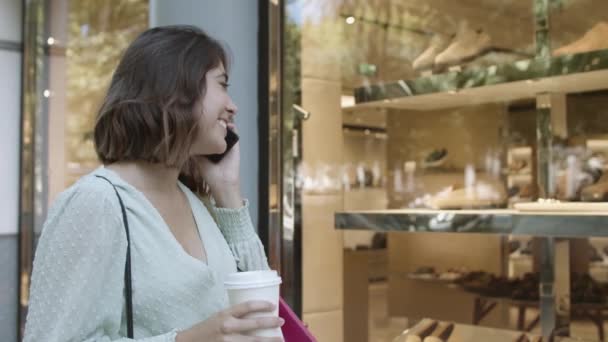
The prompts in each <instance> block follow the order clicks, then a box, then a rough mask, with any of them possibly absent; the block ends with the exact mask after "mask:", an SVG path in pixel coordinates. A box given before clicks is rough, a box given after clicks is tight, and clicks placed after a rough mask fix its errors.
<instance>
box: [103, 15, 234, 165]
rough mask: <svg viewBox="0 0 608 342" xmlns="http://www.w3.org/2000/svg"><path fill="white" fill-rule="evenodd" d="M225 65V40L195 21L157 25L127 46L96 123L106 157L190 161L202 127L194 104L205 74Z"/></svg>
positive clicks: (201, 91) (167, 162) (202, 92)
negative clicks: (208, 31) (182, 24)
mask: <svg viewBox="0 0 608 342" xmlns="http://www.w3.org/2000/svg"><path fill="white" fill-rule="evenodd" d="M220 65H223V66H224V68H226V70H228V60H227V53H226V50H225V49H224V47H223V46H222V44H220V43H219V42H218V41H217V40H215V39H213V38H211V37H210V36H209V35H207V34H206V33H205V32H204V31H202V30H201V29H199V28H197V27H194V26H165V27H155V28H151V29H148V30H146V31H145V32H143V33H142V34H141V35H140V36H139V37H137V39H135V40H134V41H133V42H132V43H131V45H130V46H129V47H128V48H127V50H126V51H125V52H124V55H123V56H122V59H121V60H120V63H119V64H118V67H117V68H116V71H115V72H114V75H113V76H112V81H111V83H110V87H109V89H108V92H107V95H106V97H105V99H104V100H103V103H102V105H101V108H100V110H99V113H98V114H97V120H96V123H95V129H94V139H95V150H96V152H97V155H98V157H99V159H100V160H101V162H102V163H104V164H112V163H114V162H120V161H147V162H152V163H163V164H165V165H166V166H169V167H177V168H180V169H181V168H183V167H188V165H186V164H187V162H188V158H189V151H190V147H191V145H192V143H193V141H194V138H195V137H196V134H197V133H198V121H199V116H198V115H197V114H196V113H194V111H193V109H194V106H195V104H196V102H197V101H198V100H199V99H202V98H203V97H204V96H205V91H206V82H205V75H206V74H207V72H208V71H209V70H211V69H214V68H216V67H219V66H220Z"/></svg>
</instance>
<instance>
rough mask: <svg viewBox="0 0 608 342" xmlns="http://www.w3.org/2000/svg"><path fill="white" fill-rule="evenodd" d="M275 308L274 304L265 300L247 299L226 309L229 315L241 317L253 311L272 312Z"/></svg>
mask: <svg viewBox="0 0 608 342" xmlns="http://www.w3.org/2000/svg"><path fill="white" fill-rule="evenodd" d="M274 309H275V306H274V305H273V304H272V303H270V302H266V301H257V300H256V301H248V302H244V303H241V304H237V305H235V306H233V307H231V308H230V309H228V313H230V315H231V316H233V317H236V318H241V317H243V316H246V315H248V314H250V313H254V312H272V311H273V310H274Z"/></svg>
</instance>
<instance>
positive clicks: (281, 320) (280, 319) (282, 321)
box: [279, 317, 285, 326]
mask: <svg viewBox="0 0 608 342" xmlns="http://www.w3.org/2000/svg"><path fill="white" fill-rule="evenodd" d="M279 322H281V326H283V324H285V320H284V319H282V318H280V317H279Z"/></svg>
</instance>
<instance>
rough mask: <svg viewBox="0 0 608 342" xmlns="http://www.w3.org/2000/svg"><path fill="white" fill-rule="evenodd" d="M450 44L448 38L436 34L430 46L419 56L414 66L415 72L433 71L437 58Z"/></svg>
mask: <svg viewBox="0 0 608 342" xmlns="http://www.w3.org/2000/svg"><path fill="white" fill-rule="evenodd" d="M448 44H449V40H448V39H447V38H446V36H443V35H439V34H436V35H434V36H433V38H431V42H430V43H429V46H428V47H427V48H426V50H424V52H422V53H421V54H420V56H418V57H417V58H416V59H415V60H414V62H413V64H412V66H413V67H414V70H425V69H432V68H433V65H434V64H435V57H437V55H438V54H439V53H440V52H441V51H443V50H444V49H445V48H446V47H447V46H448Z"/></svg>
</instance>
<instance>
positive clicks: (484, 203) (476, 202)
mask: <svg viewBox="0 0 608 342" xmlns="http://www.w3.org/2000/svg"><path fill="white" fill-rule="evenodd" d="M506 202H507V194H506V191H505V189H504V188H503V187H500V186H498V185H495V184H489V183H482V182H478V183H477V184H475V185H473V186H471V187H468V188H461V189H450V190H448V191H443V192H441V193H439V194H437V195H436V196H435V197H433V198H431V199H430V200H429V201H428V203H427V206H428V207H430V208H432V209H479V208H500V207H504V206H505V204H506Z"/></svg>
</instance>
